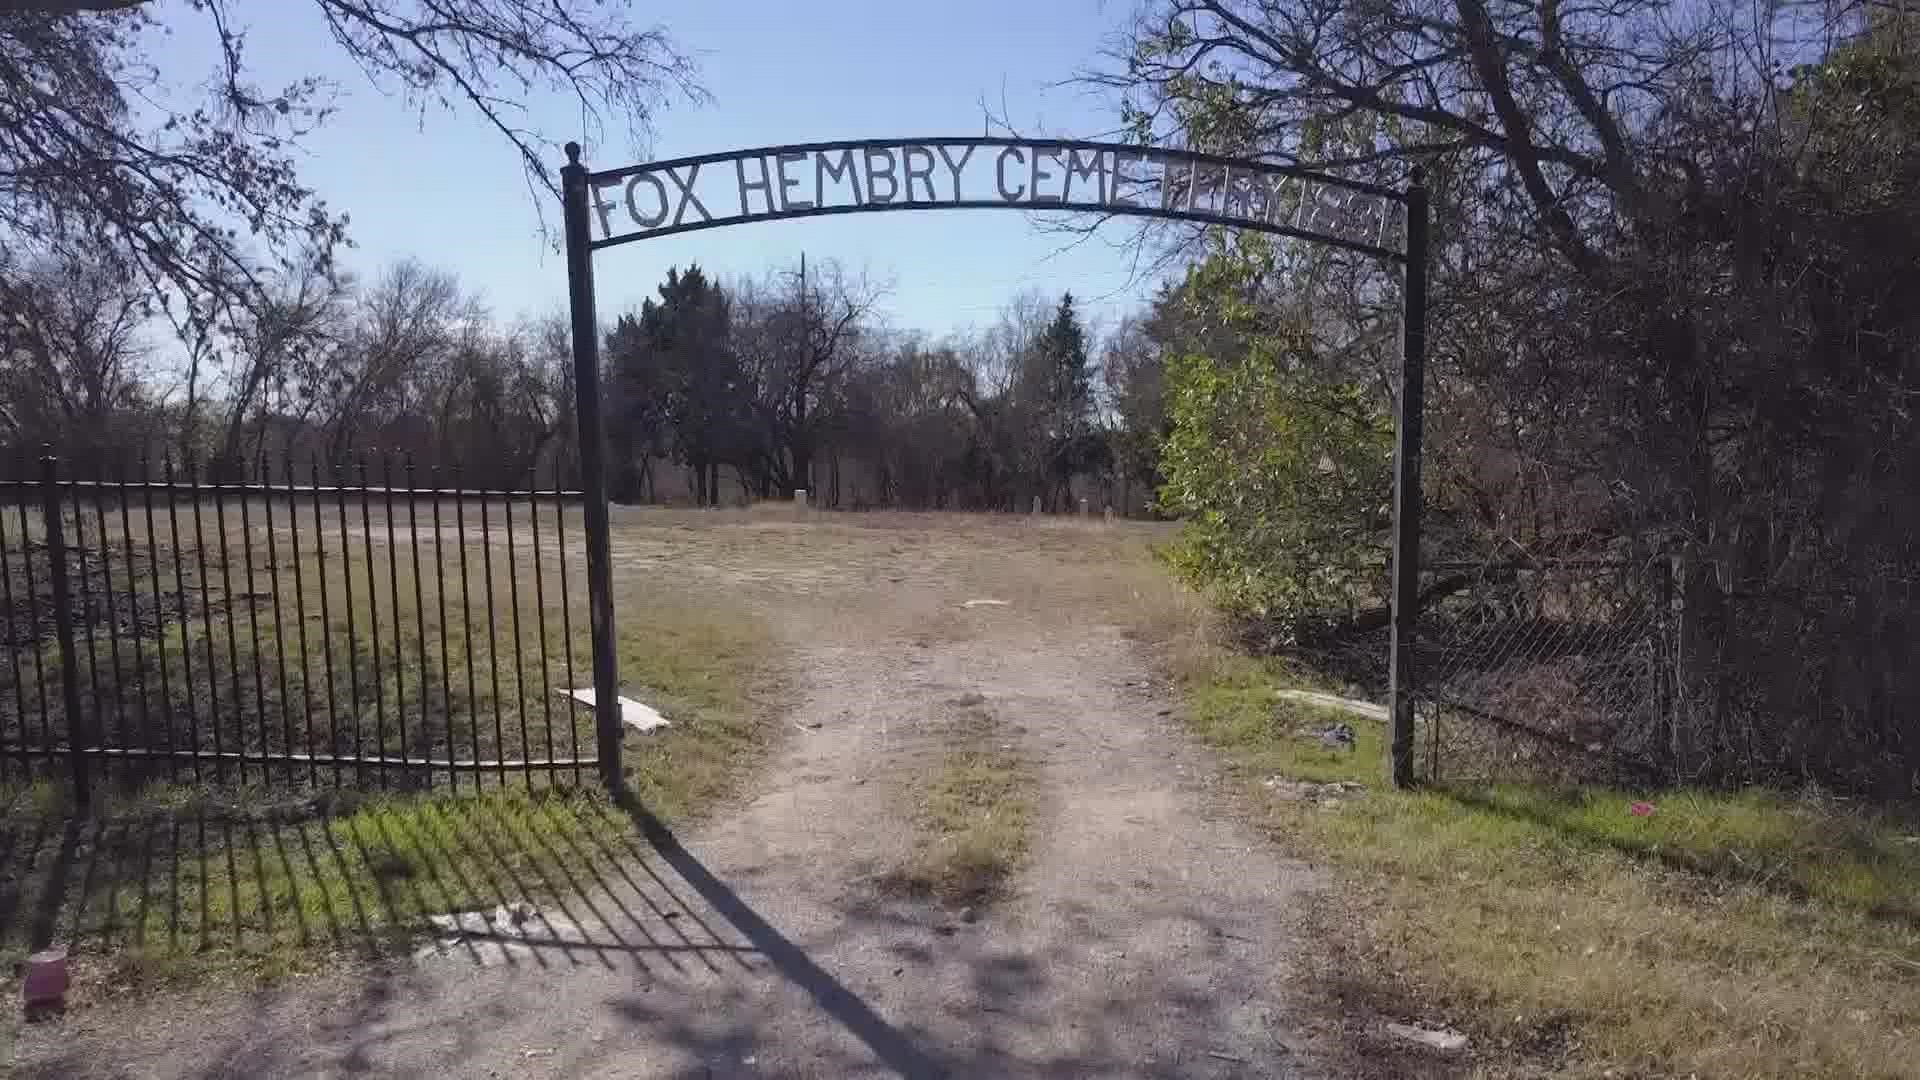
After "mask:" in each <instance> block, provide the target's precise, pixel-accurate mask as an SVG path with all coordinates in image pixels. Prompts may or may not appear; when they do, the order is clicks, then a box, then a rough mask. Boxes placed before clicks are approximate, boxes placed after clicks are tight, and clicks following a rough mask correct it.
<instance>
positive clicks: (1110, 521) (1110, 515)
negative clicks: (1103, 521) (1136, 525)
mask: <svg viewBox="0 0 1920 1080" xmlns="http://www.w3.org/2000/svg"><path fill="white" fill-rule="evenodd" d="M1107 524H1109V525H1111V524H1113V507H1111V506H1109V507H1107Z"/></svg>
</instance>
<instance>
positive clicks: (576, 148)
mask: <svg viewBox="0 0 1920 1080" xmlns="http://www.w3.org/2000/svg"><path fill="white" fill-rule="evenodd" d="M567 164H569V165H578V164H580V144H579V143H577V142H570V143H568V144H567ZM1415 182H1416V183H1418V181H1415Z"/></svg>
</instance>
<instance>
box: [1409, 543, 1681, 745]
mask: <svg viewBox="0 0 1920 1080" xmlns="http://www.w3.org/2000/svg"><path fill="white" fill-rule="evenodd" d="M1421 571H1422V582H1421V587H1422V593H1423V595H1425V596H1426V597H1427V603H1426V604H1425V605H1424V606H1423V608H1422V610H1421V613H1420V622H1419V627H1418V636H1417V645H1416V646H1415V655H1414V684H1415V688H1416V690H1415V695H1416V696H1415V701H1416V708H1415V716H1416V750H1417V753H1418V762H1419V766H1420V770H1421V771H1422V772H1423V773H1424V774H1425V776H1426V778H1427V779H1429V780H1442V779H1445V780H1497V779H1501V778H1503V777H1515V778H1518V777H1522V776H1525V777H1528V778H1533V779H1538V778H1542V777H1555V778H1563V779H1574V778H1581V779H1596V778H1600V779H1612V780H1619V781H1625V782H1631V781H1633V780H1645V779H1652V778H1655V777H1657V775H1658V770H1657V769H1656V768H1655V767H1654V766H1652V765H1651V764H1649V763H1650V762H1653V761H1658V760H1661V755H1660V754H1659V752H1658V751H1659V748H1660V747H1662V746H1663V745H1664V744H1665V743H1664V741H1665V740H1667V739H1669V738H1670V734H1669V732H1668V729H1667V725H1668V723H1669V717H1670V715H1671V710H1670V708H1669V699H1670V697H1671V686H1672V682H1673V679H1672V673H1673V670H1674V658H1675V655H1676V654H1675V642H1676V640H1677V635H1676V630H1677V625H1678V620H1677V617H1676V609H1675V605H1674V604H1673V586H1672V577H1671V574H1672V570H1671V563H1670V561H1669V560H1668V558H1667V557H1666V556H1665V555H1658V556H1653V557H1647V558H1622V557H1617V556H1609V555H1604V554H1603V555H1599V556H1597V557H1578V558H1572V557H1570V558H1558V559H1532V558H1528V559H1519V560H1511V559H1509V560H1485V561H1450V562H1449V561H1437V562H1433V563H1429V564H1427V565H1425V566H1423V567H1422V568H1421Z"/></svg>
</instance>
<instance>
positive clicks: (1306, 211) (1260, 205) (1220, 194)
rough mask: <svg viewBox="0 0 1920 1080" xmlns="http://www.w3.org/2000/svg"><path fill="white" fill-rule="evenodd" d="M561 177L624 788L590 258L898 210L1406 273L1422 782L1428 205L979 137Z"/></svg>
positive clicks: (599, 726) (1407, 651)
mask: <svg viewBox="0 0 1920 1080" xmlns="http://www.w3.org/2000/svg"><path fill="white" fill-rule="evenodd" d="M566 149H567V164H566V166H565V167H564V168H562V169H561V170H560V176H561V196H562V200H563V203H564V206H565V227H566V243H567V282H568V293H569V300H570V307H571V312H572V321H573V361H574V394H575V402H574V405H575V411H576V416H577V427H578V433H579V440H580V482H581V489H582V493H583V496H584V499H585V503H586V530H585V531H586V537H587V587H588V590H589V592H590V593H591V605H590V610H591V613H592V619H591V621H592V628H593V674H594V679H593V682H594V716H595V729H596V732H597V734H598V744H599V756H600V768H601V772H602V776H603V778H604V779H605V781H606V783H607V786H608V788H609V789H610V790H614V791H619V790H620V788H621V786H622V783H623V781H622V778H621V771H620V769H621V765H620V740H621V723H620V712H619V701H618V693H619V671H618V667H617V663H616V659H615V649H614V637H613V633H614V627H613V598H612V597H613V588H612V567H611V564H610V555H609V550H608V549H609V543H608V520H607V492H606V468H605V463H606V449H605V437H604V434H603V431H602V422H601V416H600V358H599V351H600V350H599V320H598V316H597V315H596V313H595V310H594V290H593V253H594V252H595V251H598V250H600V249H601V248H607V247H613V246H615V245H618V244H627V243H632V242H634V241H636V240H647V239H652V238H654V237H661V236H674V235H678V234H680V233H687V232H694V231H697V230H701V229H714V228H720V227H722V226H726V225H744V224H748V223H751V222H758V221H780V220H785V219H789V218H803V217H822V216H828V215H837V214H860V213H880V212H886V211H894V210H980V209H1001V210H1021V211H1027V212H1036V211H1037V212H1056V211H1074V212H1081V213H1095V214H1110V215H1119V216H1128V217H1146V218H1159V219H1163V220H1172V221H1194V222H1201V223H1205V224H1209V225H1221V226H1225V227H1228V228H1234V229H1251V230H1255V231H1258V232H1264V233H1270V234H1273V235H1277V236H1287V237H1294V238H1297V239H1301V240H1306V241H1309V242H1311V243H1315V244H1325V245H1329V246H1332V247H1336V248H1342V249H1345V250H1348V251H1353V252H1357V253H1360V254H1364V255H1370V256H1374V257H1377V258H1381V259H1385V260H1387V261H1389V262H1393V263H1398V264H1401V265H1402V266H1404V267H1405V270H1406V288H1405V290H1404V293H1403V302H1404V305H1405V311H1404V313H1403V316H1404V317H1403V320H1402V340H1401V394H1400V401H1399V410H1400V415H1399V417H1398V423H1397V424H1396V429H1397V430H1396V441H1395V459H1396V460H1395V465H1396V471H1395V479H1394V544H1393V597H1392V605H1393V643H1392V646H1391V648H1392V659H1391V672H1392V674H1391V681H1392V686H1393V691H1392V692H1393V710H1392V737H1391V739H1390V740H1389V760H1390V765H1391V774H1392V779H1393V781H1394V783H1395V784H1396V785H1400V786H1405V785H1406V784H1409V783H1411V781H1412V776H1413V704H1412V698H1411V696H1410V685H1411V684H1410V682H1409V680H1408V678H1407V676H1408V667H1407V665H1408V662H1409V660H1410V655H1411V643H1412V640H1413V615H1414V609H1415V600H1416V597H1417V594H1418V584H1419V583H1418V571H1417V564H1418V559H1417V558H1416V557H1415V553H1416V552H1417V551H1418V549H1419V538H1420V498H1419V492H1420V439H1421V407H1422V399H1423V396H1424V395H1423V382H1424V378H1423V368H1424V359H1425V353H1426V293H1427V289H1426V259H1427V250H1426V249H1427V195H1426V189H1425V187H1424V186H1423V184H1422V183H1421V179H1420V173H1419V170H1418V169H1416V170H1415V171H1414V177H1413V184H1412V185H1411V186H1410V187H1408V188H1407V190H1405V191H1398V190H1395V189H1393V188H1389V187H1383V186H1381V185H1378V184H1369V183H1365V182H1362V181H1357V180H1350V179H1347V178H1345V177H1339V176H1333V175H1330V174H1327V173H1324V172H1320V171H1317V170H1313V169H1306V168H1300V167H1296V166H1291V165H1283V164H1274V163H1271V162H1260V161H1251V160H1243V159H1237V158H1225V157H1217V156H1214V155H1210V154H1201V153H1194V152H1191V151H1186V150H1163V149H1157V148H1153V147H1140V146H1133V145H1127V144H1122V143H1104V142H1083V141H1076V140H1060V139H1011V138H1005V139H1003V138H993V137H983V136H973V137H958V138H927V139H856V140H850V141H845V142H820V143H799V144H794V145H788V146H765V147H758V148H754V149H747V150H730V151H724V152H721V153H715V154H703V155H699V156H695V157H684V158H674V159H671V160H667V161H655V162H649V163H647V164H643V165H629V166H623V167H621V168H617V169H607V170H603V171H600V172H593V171H590V170H588V169H587V167H586V166H585V165H583V164H581V162H580V146H579V144H578V143H568V144H567V148H566Z"/></svg>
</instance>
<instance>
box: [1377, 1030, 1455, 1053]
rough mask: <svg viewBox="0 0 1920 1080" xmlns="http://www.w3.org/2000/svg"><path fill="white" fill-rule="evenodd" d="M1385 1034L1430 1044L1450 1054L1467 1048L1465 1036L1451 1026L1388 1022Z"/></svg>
mask: <svg viewBox="0 0 1920 1080" xmlns="http://www.w3.org/2000/svg"><path fill="white" fill-rule="evenodd" d="M1387 1034H1389V1035H1392V1036H1393V1037H1395V1038H1397V1039H1405V1040H1407V1041H1408V1042H1416V1043H1419V1044H1420V1045H1422V1046H1430V1047H1432V1048H1433V1049H1435V1050H1438V1051H1440V1052H1441V1053H1445V1054H1451V1053H1453V1052H1455V1051H1458V1050H1465V1049H1466V1048H1467V1037H1466V1036H1465V1035H1462V1034H1460V1033H1459V1032H1457V1031H1454V1030H1452V1029H1451V1028H1429V1027H1424V1026H1415V1025H1413V1024H1388V1025H1387Z"/></svg>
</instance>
